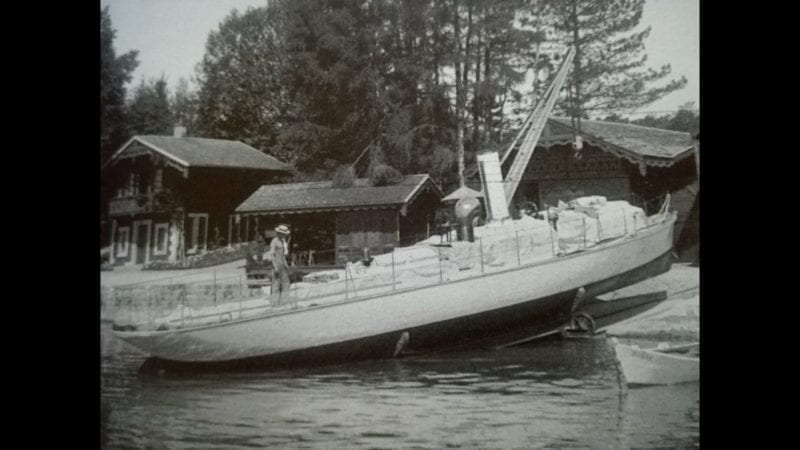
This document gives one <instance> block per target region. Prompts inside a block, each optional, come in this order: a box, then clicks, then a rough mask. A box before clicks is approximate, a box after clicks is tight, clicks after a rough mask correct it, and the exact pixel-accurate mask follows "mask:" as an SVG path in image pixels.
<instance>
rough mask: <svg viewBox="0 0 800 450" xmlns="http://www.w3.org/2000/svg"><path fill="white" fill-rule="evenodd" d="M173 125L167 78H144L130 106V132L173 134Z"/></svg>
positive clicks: (131, 133)
mask: <svg viewBox="0 0 800 450" xmlns="http://www.w3.org/2000/svg"><path fill="white" fill-rule="evenodd" d="M173 125H174V123H173V120H172V112H171V111H170V105H169V92H168V89H167V80H165V79H164V77H161V78H160V79H158V80H150V81H147V82H145V81H144V80H142V81H141V83H140V84H139V86H138V87H137V88H136V90H135V91H134V95H133V101H131V103H130V105H129V106H128V120H127V126H128V134H129V135H134V134H171V132H172V127H173Z"/></svg>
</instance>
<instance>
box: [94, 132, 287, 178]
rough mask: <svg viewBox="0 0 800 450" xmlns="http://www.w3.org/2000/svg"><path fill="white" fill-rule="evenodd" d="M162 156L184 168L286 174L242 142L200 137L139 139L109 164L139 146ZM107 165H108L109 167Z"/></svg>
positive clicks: (283, 168) (284, 167) (277, 163)
mask: <svg viewBox="0 0 800 450" xmlns="http://www.w3.org/2000/svg"><path fill="white" fill-rule="evenodd" d="M137 144H139V145H141V146H144V147H146V148H147V149H149V150H151V151H153V152H156V153H159V154H161V155H163V156H165V157H166V158H168V159H169V160H171V162H172V163H174V164H176V165H178V166H181V167H184V168H191V167H215V168H236V169H256V170H276V171H286V170H288V169H289V166H287V165H286V164H285V163H283V162H281V161H279V160H278V159H276V158H274V157H272V156H270V155H267V154H266V153H263V152H261V151H259V150H256V149H255V148H253V147H251V146H249V145H247V144H245V143H243V142H239V141H231V140H225V139H208V138H197V137H173V136H157V135H137V136H134V137H133V138H131V139H130V140H129V141H128V142H126V143H125V145H123V146H122V147H121V148H120V149H119V150H117V152H116V153H114V155H113V156H112V157H111V160H110V161H109V163H111V162H113V161H115V160H119V159H122V158H124V157H125V156H126V154H129V153H131V152H132V149H135V148H136V147H138V145H137ZM107 164H108V163H107Z"/></svg>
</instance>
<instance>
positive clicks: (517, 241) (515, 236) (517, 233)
mask: <svg viewBox="0 0 800 450" xmlns="http://www.w3.org/2000/svg"><path fill="white" fill-rule="evenodd" d="M514 242H515V243H516V244H517V265H518V266H521V265H522V262H521V260H520V258H519V231H515V232H514Z"/></svg>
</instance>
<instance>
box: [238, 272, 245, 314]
mask: <svg viewBox="0 0 800 450" xmlns="http://www.w3.org/2000/svg"><path fill="white" fill-rule="evenodd" d="M242 297H244V288H243V284H242V276H241V275H239V318H240V319H241V318H242Z"/></svg>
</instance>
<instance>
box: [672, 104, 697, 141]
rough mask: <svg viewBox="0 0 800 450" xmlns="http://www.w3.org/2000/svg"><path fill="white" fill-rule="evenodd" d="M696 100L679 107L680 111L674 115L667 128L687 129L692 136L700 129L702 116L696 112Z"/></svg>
mask: <svg viewBox="0 0 800 450" xmlns="http://www.w3.org/2000/svg"><path fill="white" fill-rule="evenodd" d="M694 111H695V105H694V102H687V103H684V104H683V105H681V106H680V107H679V108H678V112H676V113H675V115H674V116H672V119H671V120H670V121H669V125H667V128H668V129H670V130H675V131H686V132H688V133H691V134H692V136H694V135H695V134H697V133H698V132H699V131H700V116H699V115H696V114H695V113H694Z"/></svg>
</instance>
